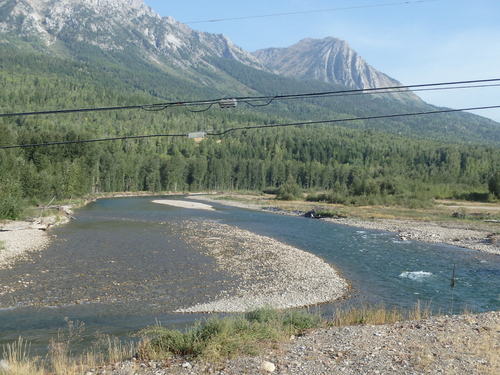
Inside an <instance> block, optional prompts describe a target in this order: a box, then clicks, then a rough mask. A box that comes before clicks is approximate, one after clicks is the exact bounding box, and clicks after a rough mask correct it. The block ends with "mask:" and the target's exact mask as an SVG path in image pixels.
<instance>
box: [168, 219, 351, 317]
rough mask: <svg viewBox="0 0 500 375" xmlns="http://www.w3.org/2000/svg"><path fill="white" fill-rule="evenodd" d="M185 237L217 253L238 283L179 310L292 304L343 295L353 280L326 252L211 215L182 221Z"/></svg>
mask: <svg viewBox="0 0 500 375" xmlns="http://www.w3.org/2000/svg"><path fill="white" fill-rule="evenodd" d="M179 225H181V226H182V228H183V230H182V233H183V236H184V237H185V240H186V241H187V242H188V243H190V244H192V245H193V246H196V247H198V248H199V249H200V251H201V252H203V253H205V254H207V255H209V256H211V257H213V258H214V259H215V261H216V263H217V267H218V268H219V269H220V270H221V271H223V272H226V273H229V274H231V275H232V276H235V277H236V278H237V279H238V280H239V283H237V284H238V285H235V286H234V287H233V288H232V289H230V290H223V291H221V293H220V295H219V296H218V297H217V299H216V300H213V301H209V302H207V303H200V304H197V305H195V306H190V307H186V308H181V309H179V310H177V311H176V312H182V313H200V312H203V313H204V312H245V311H249V310H253V309H256V308H260V307H272V308H277V309H287V308H294V307H303V306H310V305H315V304H320V303H325V302H330V301H333V300H336V299H339V298H341V297H343V296H345V294H346V293H347V292H348V289H349V285H348V283H347V282H346V281H345V280H344V279H343V278H342V277H341V276H340V275H339V273H338V272H337V271H336V270H335V269H334V268H333V267H332V266H331V265H329V264H328V263H326V262H325V261H324V260H322V259H321V258H319V257H317V256H315V255H313V254H311V253H308V252H306V251H303V250H300V249H298V248H295V247H293V246H290V245H287V244H285V243H282V242H280V241H277V240H275V239H273V238H270V237H266V236H261V235H258V234H255V233H252V232H250V231H247V230H243V229H239V228H237V227H234V226H230V225H226V224H221V223H217V222H212V221H183V222H181V223H179Z"/></svg>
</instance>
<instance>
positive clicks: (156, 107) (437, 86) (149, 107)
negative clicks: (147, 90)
mask: <svg viewBox="0 0 500 375" xmlns="http://www.w3.org/2000/svg"><path fill="white" fill-rule="evenodd" d="M493 82H500V78H491V79H481V80H469V81H452V82H438V83H424V84H417V85H402V86H387V87H373V88H367V89H347V90H337V91H324V92H312V93H300V94H286V95H267V96H244V97H233V98H231V100H234V101H236V102H242V103H245V104H248V105H251V104H250V103H252V102H262V101H265V102H266V103H264V104H265V105H270V104H271V103H272V102H274V101H276V100H288V99H308V98H321V97H329V96H348V95H352V94H359V95H368V94H387V93H392V92H406V91H407V90H410V91H423V90H422V89H424V88H433V90H451V89H455V87H445V86H457V85H472V84H482V85H477V86H476V87H489V86H495V85H493V84H492V85H486V84H487V83H493ZM469 87H471V88H472V87H473V86H461V87H456V89H459V88H469ZM226 100H228V98H219V99H208V100H192V101H181V102H165V103H156V104H145V105H129V106H117V107H96V108H77V109H61V110H50V111H33V112H18V113H0V118H3V117H26V116H40V115H60V114H69V113H86V112H104V111H120V110H134V109H140V110H144V111H148V112H156V111H163V110H166V109H168V108H173V107H193V106H209V108H206V109H204V110H201V111H198V112H204V111H207V110H208V109H210V108H211V107H212V106H214V105H217V104H219V105H220V104H221V102H224V101H226ZM253 106H254V107H255V106H263V105H262V104H258V105H253ZM192 112H193V111H192ZM194 112H196V111H194Z"/></svg>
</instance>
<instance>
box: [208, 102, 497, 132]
mask: <svg viewBox="0 0 500 375" xmlns="http://www.w3.org/2000/svg"><path fill="white" fill-rule="evenodd" d="M498 108H500V105H494V106H486V107H471V108H460V109H442V110H438V111H425V112H413V113H397V114H391V115H380V116H367V117H352V118H347V119H335V120H319V121H305V122H293V123H287V124H268V125H250V126H240V127H236V128H230V129H226V130H223V131H221V132H218V133H207V135H209V136H222V135H225V134H228V133H230V132H233V131H238V130H252V129H264V128H278V127H290V126H306V125H317V124H333V123H338V122H351V121H361V120H377V119H384V118H397V117H411V116H425V115H435V114H440V113H453V112H464V111H480V110H485V109H498Z"/></svg>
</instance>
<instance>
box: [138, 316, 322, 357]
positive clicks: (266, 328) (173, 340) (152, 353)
mask: <svg viewBox="0 0 500 375" xmlns="http://www.w3.org/2000/svg"><path fill="white" fill-rule="evenodd" d="M321 323H322V322H321V319H320V318H319V317H318V316H314V315H312V314H308V313H304V312H299V311H290V312H278V311H276V310H272V309H267V308H263V309H259V310H255V311H252V312H249V313H246V314H244V315H240V316H236V317H227V318H222V319H221V318H213V319H208V320H206V321H205V322H202V323H198V324H197V325H195V326H194V327H192V328H190V329H188V330H187V331H185V332H180V331H176V330H171V329H168V328H165V327H161V326H156V327H151V328H147V329H145V330H143V331H141V332H140V336H143V337H145V338H146V339H145V340H144V342H143V344H142V345H141V348H140V350H139V353H140V355H141V356H142V357H143V358H145V359H153V358H158V357H161V358H165V357H168V356H172V355H184V356H188V357H192V358H196V357H202V358H206V359H210V360H211V361H218V360H222V359H224V358H231V357H234V356H236V355H255V354H257V353H258V352H259V351H260V349H261V348H262V347H263V346H264V347H265V346H269V345H272V344H276V343H278V342H280V341H283V340H286V339H287V338H289V337H290V335H296V334H300V333H302V332H304V331H305V330H307V329H310V328H314V327H317V326H319V325H320V324H321Z"/></svg>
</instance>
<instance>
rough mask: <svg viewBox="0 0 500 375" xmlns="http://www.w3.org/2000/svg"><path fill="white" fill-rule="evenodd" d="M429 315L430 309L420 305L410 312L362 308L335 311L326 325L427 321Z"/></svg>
mask: <svg viewBox="0 0 500 375" xmlns="http://www.w3.org/2000/svg"><path fill="white" fill-rule="evenodd" d="M431 315H432V314H431V310H430V307H429V306H425V307H422V306H421V304H420V303H417V304H416V305H415V307H414V308H413V309H411V310H401V309H387V308H386V307H384V306H378V307H370V306H362V307H352V308H349V309H339V310H337V311H336V312H335V315H334V317H333V319H332V321H329V322H328V323H327V324H328V326H331V327H345V326H354V325H381V324H392V323H396V322H401V321H404V320H421V319H427V318H429V317H430V316H431Z"/></svg>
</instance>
